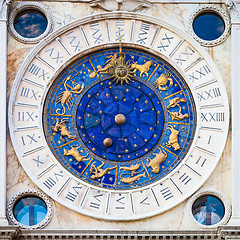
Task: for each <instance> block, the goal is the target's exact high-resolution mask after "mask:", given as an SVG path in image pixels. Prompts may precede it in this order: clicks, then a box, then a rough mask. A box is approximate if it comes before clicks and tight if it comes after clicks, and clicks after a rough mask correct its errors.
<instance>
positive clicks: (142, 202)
mask: <svg viewBox="0 0 240 240" xmlns="http://www.w3.org/2000/svg"><path fill="white" fill-rule="evenodd" d="M147 200H148V197H145V198H144V199H143V200H142V201H141V202H140V204H144V205H150V203H149V202H147Z"/></svg>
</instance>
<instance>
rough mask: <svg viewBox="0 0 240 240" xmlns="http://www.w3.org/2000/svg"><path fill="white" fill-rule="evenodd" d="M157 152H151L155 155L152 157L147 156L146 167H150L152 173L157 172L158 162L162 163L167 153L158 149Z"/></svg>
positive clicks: (158, 168) (158, 169)
mask: <svg viewBox="0 0 240 240" xmlns="http://www.w3.org/2000/svg"><path fill="white" fill-rule="evenodd" d="M159 150H160V152H159V153H153V155H155V157H154V158H153V159H150V158H147V159H148V160H149V161H150V162H149V163H148V164H147V167H151V168H152V170H151V171H152V172H153V173H159V171H160V164H161V163H163V162H164V161H165V160H166V159H167V153H166V152H165V151H162V150H161V149H159Z"/></svg>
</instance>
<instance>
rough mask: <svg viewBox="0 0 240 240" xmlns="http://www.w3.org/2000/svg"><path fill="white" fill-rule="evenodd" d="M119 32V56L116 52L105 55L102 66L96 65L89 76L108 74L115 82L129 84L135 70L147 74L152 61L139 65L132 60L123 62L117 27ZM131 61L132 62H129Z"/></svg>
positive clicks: (134, 74)
mask: <svg viewBox="0 0 240 240" xmlns="http://www.w3.org/2000/svg"><path fill="white" fill-rule="evenodd" d="M118 32H119V57H118V53H114V54H113V55H110V56H107V57H106V59H108V60H107V61H106V62H105V63H104V65H103V66H100V65H98V66H97V69H98V71H96V72H91V71H90V70H89V71H90V74H89V77H90V78H95V77H96V75H97V73H102V74H109V75H110V76H111V77H113V82H116V84H118V83H120V84H121V85H123V83H124V82H126V83H127V84H129V81H131V82H132V79H131V78H132V77H133V76H136V71H137V70H138V71H139V72H140V77H141V76H142V74H146V76H148V71H149V69H150V67H151V66H152V64H153V63H152V61H147V62H145V63H144V64H142V65H140V64H137V63H135V62H133V61H127V62H125V56H124V55H123V52H122V42H121V34H120V29H118ZM131 62H132V63H131Z"/></svg>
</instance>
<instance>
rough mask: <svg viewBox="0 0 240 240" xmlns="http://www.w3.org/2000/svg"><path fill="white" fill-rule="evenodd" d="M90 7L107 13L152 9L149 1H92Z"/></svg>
mask: <svg viewBox="0 0 240 240" xmlns="http://www.w3.org/2000/svg"><path fill="white" fill-rule="evenodd" d="M90 7H92V8H100V9H103V10H104V11H107V12H112V11H129V12H136V11H141V10H143V9H146V8H150V7H151V3H150V2H149V1H147V0H92V1H90Z"/></svg>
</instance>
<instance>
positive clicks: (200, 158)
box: [195, 156, 207, 167]
mask: <svg viewBox="0 0 240 240" xmlns="http://www.w3.org/2000/svg"><path fill="white" fill-rule="evenodd" d="M206 161H207V159H206V158H204V159H202V156H200V157H199V158H198V159H197V161H196V162H195V164H197V165H198V164H200V166H201V167H203V166H204V164H205V163H206Z"/></svg>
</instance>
